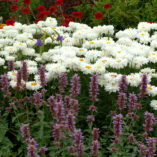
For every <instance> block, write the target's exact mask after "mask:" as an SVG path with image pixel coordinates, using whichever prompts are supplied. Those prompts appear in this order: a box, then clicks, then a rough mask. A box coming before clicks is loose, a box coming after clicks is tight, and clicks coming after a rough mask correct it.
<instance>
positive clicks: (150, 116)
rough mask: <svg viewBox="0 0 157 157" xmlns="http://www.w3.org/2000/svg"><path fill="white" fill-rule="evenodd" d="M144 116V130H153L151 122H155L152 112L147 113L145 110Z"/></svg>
mask: <svg viewBox="0 0 157 157" xmlns="http://www.w3.org/2000/svg"><path fill="white" fill-rule="evenodd" d="M144 116H145V124H144V125H143V126H144V128H145V131H146V132H148V131H152V130H153V128H152V126H153V124H155V123H156V120H155V117H154V114H153V113H149V112H145V114H144Z"/></svg>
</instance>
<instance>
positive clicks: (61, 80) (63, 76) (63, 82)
mask: <svg viewBox="0 0 157 157" xmlns="http://www.w3.org/2000/svg"><path fill="white" fill-rule="evenodd" d="M67 80H68V78H67V74H66V73H61V75H60V76H59V91H60V92H61V93H64V88H65V87H66V86H67V84H68V81H67Z"/></svg>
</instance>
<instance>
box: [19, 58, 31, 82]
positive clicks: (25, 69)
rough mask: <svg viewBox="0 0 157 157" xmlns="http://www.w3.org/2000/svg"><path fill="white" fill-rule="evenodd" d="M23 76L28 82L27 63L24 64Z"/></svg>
mask: <svg viewBox="0 0 157 157" xmlns="http://www.w3.org/2000/svg"><path fill="white" fill-rule="evenodd" d="M21 74H22V78H23V80H24V81H28V76H29V75H28V67H27V62H25V61H24V62H22V68H21Z"/></svg>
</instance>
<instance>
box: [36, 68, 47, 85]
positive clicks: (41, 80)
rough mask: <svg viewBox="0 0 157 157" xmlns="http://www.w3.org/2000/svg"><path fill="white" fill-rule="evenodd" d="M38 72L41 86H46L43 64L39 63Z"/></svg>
mask: <svg viewBox="0 0 157 157" xmlns="http://www.w3.org/2000/svg"><path fill="white" fill-rule="evenodd" d="M38 74H39V79H40V84H41V86H46V76H45V66H43V65H40V68H39V71H38Z"/></svg>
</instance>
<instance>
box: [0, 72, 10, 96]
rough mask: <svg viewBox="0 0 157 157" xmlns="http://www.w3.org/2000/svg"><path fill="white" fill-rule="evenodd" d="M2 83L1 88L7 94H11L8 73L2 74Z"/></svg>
mask: <svg viewBox="0 0 157 157" xmlns="http://www.w3.org/2000/svg"><path fill="white" fill-rule="evenodd" d="M1 84H2V88H1V90H2V91H3V92H4V93H5V94H6V96H7V95H8V94H9V79H8V75H7V74H4V75H1Z"/></svg>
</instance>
